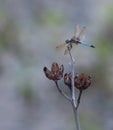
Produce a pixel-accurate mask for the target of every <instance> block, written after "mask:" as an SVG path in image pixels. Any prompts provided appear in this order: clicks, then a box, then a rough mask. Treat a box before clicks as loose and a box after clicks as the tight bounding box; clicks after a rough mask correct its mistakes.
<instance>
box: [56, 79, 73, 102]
mask: <svg viewBox="0 0 113 130" xmlns="http://www.w3.org/2000/svg"><path fill="white" fill-rule="evenodd" d="M55 84H56V86H57V89H58V91H59V92H60V93H61V94H62V95H63V96H64V97H65V98H66V99H67V100H68V101H70V102H72V100H71V98H70V97H69V96H68V95H66V94H65V93H64V92H63V91H62V90H61V89H60V88H59V85H58V82H57V81H55Z"/></svg>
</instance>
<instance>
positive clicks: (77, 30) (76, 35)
mask: <svg viewBox="0 0 113 130" xmlns="http://www.w3.org/2000/svg"><path fill="white" fill-rule="evenodd" d="M79 32H80V30H79V26H78V25H77V24H76V25H75V30H74V37H75V38H77V37H78V35H79Z"/></svg>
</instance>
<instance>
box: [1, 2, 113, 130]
mask: <svg viewBox="0 0 113 130" xmlns="http://www.w3.org/2000/svg"><path fill="white" fill-rule="evenodd" d="M75 24H79V25H80V27H82V26H84V25H85V26H87V34H86V42H88V43H92V44H94V45H95V46H96V48H95V49H92V48H88V47H84V46H75V47H74V48H73V49H72V54H73V57H74V58H75V61H76V68H75V70H76V72H78V73H81V72H85V73H88V74H89V75H92V77H93V82H92V86H91V87H90V88H89V89H88V90H86V91H84V93H83V95H82V99H81V104H80V107H79V111H78V112H79V118H80V124H81V129H82V130H113V53H112V51H113V1H112V0H95V1H91V0H78V1H77V0H0V130H75V123H74V116H73V111H72V107H71V105H70V103H69V102H68V101H67V100H66V99H64V97H62V96H61V95H60V93H58V91H57V89H56V87H55V84H54V82H52V81H49V80H48V79H47V78H46V77H45V75H44V73H43V67H44V66H47V67H48V68H50V67H51V64H52V62H54V61H55V62H58V63H59V64H60V65H61V64H63V65H64V67H65V72H69V71H70V68H69V61H70V59H69V57H68V56H64V55H63V51H61V52H57V51H56V50H55V47H56V45H57V44H60V43H63V42H64V41H65V40H66V39H68V38H70V37H71V36H72V35H73V32H74V26H75ZM59 83H60V86H61V88H62V89H63V90H64V91H65V92H66V93H68V88H66V86H65V85H63V80H61V81H60V82H59ZM68 94H69V93H68Z"/></svg>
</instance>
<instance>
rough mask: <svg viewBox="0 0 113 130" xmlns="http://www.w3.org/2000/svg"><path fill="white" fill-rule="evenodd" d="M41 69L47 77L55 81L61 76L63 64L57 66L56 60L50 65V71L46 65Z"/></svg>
mask: <svg viewBox="0 0 113 130" xmlns="http://www.w3.org/2000/svg"><path fill="white" fill-rule="evenodd" d="M43 70H44V73H45V75H46V77H47V78H48V79H50V80H54V81H57V80H60V79H61V78H62V77H63V72H64V66H63V65H61V66H60V68H59V65H58V64H57V63H56V62H53V63H52V66H51V71H50V70H49V69H48V68H47V67H44V69H43Z"/></svg>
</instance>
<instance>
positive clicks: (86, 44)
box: [79, 42, 95, 48]
mask: <svg viewBox="0 0 113 130" xmlns="http://www.w3.org/2000/svg"><path fill="white" fill-rule="evenodd" d="M79 43H80V44H82V45H84V46H88V47H92V48H95V46H93V45H92V44H88V43H85V42H79Z"/></svg>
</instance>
